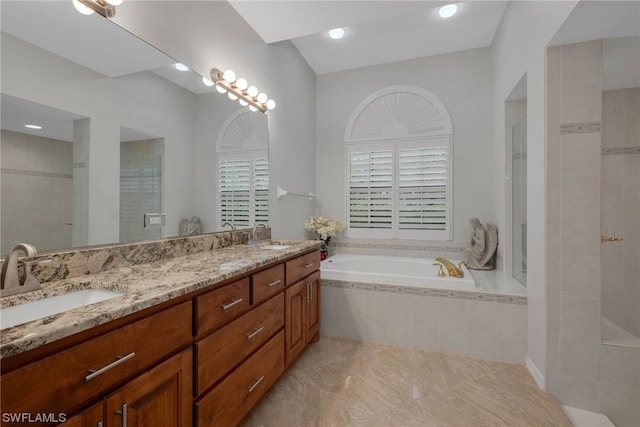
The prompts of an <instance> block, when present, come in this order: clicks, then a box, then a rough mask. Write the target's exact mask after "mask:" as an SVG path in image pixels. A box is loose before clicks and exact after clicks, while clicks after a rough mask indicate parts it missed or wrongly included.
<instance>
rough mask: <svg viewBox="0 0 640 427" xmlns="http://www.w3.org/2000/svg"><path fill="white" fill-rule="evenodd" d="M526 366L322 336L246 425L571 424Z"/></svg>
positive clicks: (456, 426)
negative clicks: (534, 379) (540, 387)
mask: <svg viewBox="0 0 640 427" xmlns="http://www.w3.org/2000/svg"><path fill="white" fill-rule="evenodd" d="M571 425H572V424H571V422H570V421H569V419H568V418H567V416H566V415H565V413H564V412H563V410H562V408H561V406H560V404H559V403H558V401H557V400H556V399H555V398H554V397H553V396H551V395H549V394H547V393H545V392H543V391H542V390H540V389H539V388H538V387H537V385H536V384H535V382H534V381H533V379H532V378H531V376H530V375H529V373H528V371H527V370H526V368H525V367H524V366H522V365H514V364H508V363H502V362H491V361H485V360H479V359H472V358H468V357H462V356H454V355H447V354H442V353H433V352H427V351H421V350H413V349H405V348H400V347H391V346H385V345H380V344H371V343H364V342H359V341H349V340H345V339H341V338H333V337H327V336H321V338H320V341H319V342H317V343H315V344H311V345H310V346H309V347H308V348H307V349H306V350H305V351H304V352H303V353H302V355H301V356H300V357H299V359H298V360H297V361H296V362H295V363H294V365H293V366H291V367H290V368H289V369H288V370H287V371H286V372H285V374H284V375H283V376H282V378H281V379H280V380H279V381H278V382H277V383H276V384H275V385H274V386H273V388H272V389H271V390H270V391H269V392H268V393H267V395H266V396H265V397H264V398H263V399H262V400H261V401H260V402H259V403H258V405H257V406H256V407H255V408H254V409H253V411H252V412H251V413H249V414H248V415H247V417H246V418H245V419H244V420H243V422H242V423H241V427H257V426H265V427H266V426H274V427H276V426H277V427H302V426H336V427H342V426H367V427H376V426H380V427H382V426H384V427H390V426H403V427H405V426H406V427H412V426H416V427H417V426H421V427H426V426H438V427H439V426H450V427H483V426H496V427H498V426H514V427H536V426H540V427H555V426H571Z"/></svg>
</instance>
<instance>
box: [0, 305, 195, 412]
mask: <svg viewBox="0 0 640 427" xmlns="http://www.w3.org/2000/svg"><path fill="white" fill-rule="evenodd" d="M191 321H192V316H191V302H185V303H182V304H180V305H177V306H175V307H172V308H169V309H167V310H164V311H162V312H160V313H157V314H153V315H151V316H150V317H147V318H145V319H142V320H139V321H137V322H134V323H131V324H129V325H127V326H124V327H122V328H120V329H117V330H115V331H113V332H109V333H107V334H105V335H102V336H99V337H97V338H94V339H92V340H90V341H88V342H86V343H83V344H79V345H77V346H74V347H71V348H70V349H68V350H64V351H62V352H60V353H57V354H54V355H52V356H50V357H47V358H45V359H42V360H40V361H38V362H35V363H32V364H30V365H26V366H24V367H23V368H20V369H17V370H15V371H12V372H10V373H8V374H7V375H3V376H2V380H1V383H2V386H1V388H2V390H1V392H2V411H3V412H30V413H32V414H35V413H49V412H51V413H69V411H72V410H75V409H78V407H80V406H82V405H84V404H86V403H89V401H91V400H94V399H95V398H97V397H99V396H100V395H101V394H103V393H104V392H105V391H106V390H108V389H110V388H112V387H114V386H116V385H118V384H120V383H122V382H123V381H125V380H127V379H128V378H131V377H132V376H134V375H137V374H138V373H140V372H142V371H144V370H146V369H147V368H149V367H150V366H152V365H153V364H154V363H155V362H156V361H158V360H160V359H161V358H163V357H164V356H166V355H167V354H169V353H171V352H173V351H176V350H177V349H179V348H180V347H182V346H185V345H187V344H188V343H189V342H190V341H191V330H192V325H191Z"/></svg>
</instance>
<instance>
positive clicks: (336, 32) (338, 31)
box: [329, 28, 347, 40]
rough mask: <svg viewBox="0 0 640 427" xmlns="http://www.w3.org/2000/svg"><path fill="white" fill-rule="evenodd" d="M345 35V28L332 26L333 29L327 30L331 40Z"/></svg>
mask: <svg viewBox="0 0 640 427" xmlns="http://www.w3.org/2000/svg"><path fill="white" fill-rule="evenodd" d="M345 35H347V30H345V29H344V28H334V29H333V30H329V37H330V38H332V39H333V40H340V39H341V38H343V37H344V36H345Z"/></svg>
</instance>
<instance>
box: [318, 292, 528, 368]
mask: <svg viewBox="0 0 640 427" xmlns="http://www.w3.org/2000/svg"><path fill="white" fill-rule="evenodd" d="M321 316H322V318H321V321H322V323H321V325H322V332H323V333H324V334H326V335H329V336H335V337H342V338H347V339H353V340H359V341H370V342H377V343H381V344H388V345H395V346H400V347H409V348H417V349H422V350H428V351H436V352H442V353H449V354H457V355H462V356H469V357H475V358H479V359H486V360H497V361H503V362H509V363H519V364H523V363H524V362H525V358H526V341H527V340H526V331H527V325H526V322H527V320H526V319H527V306H526V297H522V296H509V295H495V294H481V293H476V292H461V291H448V290H441V289H415V288H409V287H396V286H385V285H368V284H362V283H350V282H340V281H332V280H323V281H322V308H321Z"/></svg>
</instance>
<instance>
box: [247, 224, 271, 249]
mask: <svg viewBox="0 0 640 427" xmlns="http://www.w3.org/2000/svg"><path fill="white" fill-rule="evenodd" d="M259 228H265V229H266V228H267V225H266V224H264V223H262V222H259V223H257V224H256V225H255V227H253V231H252V232H251V236H250V239H249V244H254V243H258V242H259V241H260V240H258V229H259Z"/></svg>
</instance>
